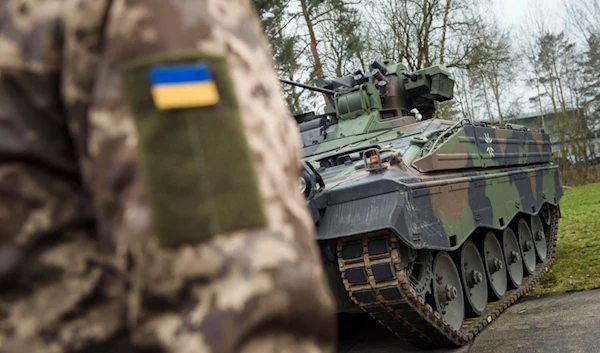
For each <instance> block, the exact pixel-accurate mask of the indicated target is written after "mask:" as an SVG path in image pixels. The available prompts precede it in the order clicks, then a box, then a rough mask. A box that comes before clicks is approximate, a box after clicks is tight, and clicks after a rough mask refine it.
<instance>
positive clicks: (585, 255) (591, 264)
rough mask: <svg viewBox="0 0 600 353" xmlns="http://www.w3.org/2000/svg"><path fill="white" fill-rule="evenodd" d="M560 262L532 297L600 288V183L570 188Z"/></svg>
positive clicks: (561, 227) (560, 233) (564, 210)
mask: <svg viewBox="0 0 600 353" xmlns="http://www.w3.org/2000/svg"><path fill="white" fill-rule="evenodd" d="M560 208H561V212H562V216H563V218H561V220H560V222H559V231H558V248H557V253H556V261H555V262H554V265H553V266H552V267H551V268H550V270H549V271H548V272H547V273H546V274H545V275H544V276H543V277H542V278H541V279H540V280H539V281H538V283H537V284H536V285H535V288H534V289H533V291H532V292H531V293H530V294H529V295H530V296H541V295H554V294H561V293H565V292H572V291H580V290H586V289H593V288H600V183H593V184H587V185H583V186H578V187H574V188H567V189H566V190H565V195H564V197H563V199H562V200H561V206H560Z"/></svg>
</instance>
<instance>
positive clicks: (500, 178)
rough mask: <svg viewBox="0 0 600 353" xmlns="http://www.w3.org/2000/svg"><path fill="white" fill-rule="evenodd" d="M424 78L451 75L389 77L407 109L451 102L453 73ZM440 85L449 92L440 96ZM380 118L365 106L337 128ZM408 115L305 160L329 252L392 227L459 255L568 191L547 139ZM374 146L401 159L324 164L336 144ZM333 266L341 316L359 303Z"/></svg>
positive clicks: (407, 238)
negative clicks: (339, 243) (481, 235)
mask: <svg viewBox="0 0 600 353" xmlns="http://www.w3.org/2000/svg"><path fill="white" fill-rule="evenodd" d="M387 67H388V68H390V67H391V65H389V64H388V65H387ZM395 68H396V69H398V68H399V67H398V66H397V67H395ZM422 72H429V73H434V74H435V73H438V72H445V71H444V69H443V68H436V67H433V68H428V69H424V70H421V71H418V72H416V74H417V80H416V81H412V80H411V79H409V78H404V79H402V80H399V79H398V78H399V76H400V75H401V73H402V72H401V70H399V71H398V72H394V73H393V74H390V75H388V78H390V79H391V82H395V84H397V85H398V86H399V87H397V92H400V93H399V94H400V95H401V96H403V97H402V99H404V101H406V102H407V104H406V105H404V106H403V107H404V108H406V109H408V108H410V107H411V105H413V104H414V103H413V102H412V101H413V100H414V99H416V98H418V97H421V98H423V97H430V99H434V98H435V97H442V98H441V99H445V98H447V97H448V93H450V96H451V93H452V89H451V87H450V88H448V89H443V87H444V85H446V84H448V82H449V81H445V80H446V79H447V77H444V76H442V77H443V80H441V81H440V80H438V81H437V82H433V81H427V80H425V79H423V76H419V75H420V73H422ZM436 85H437V86H436ZM440 87H442V91H441V92H440V91H437V92H436V90H438V89H439V88H440ZM446 88H447V87H446ZM339 95H340V96H343V93H339ZM422 106H424V105H422ZM383 108H390V107H389V106H385V105H384V106H383ZM375 113H377V114H380V113H381V112H377V111H370V112H365V111H364V110H358V111H357V112H356V114H357V115H358V116H353V118H352V119H350V120H346V119H344V118H343V117H341V118H340V119H339V121H338V124H339V126H340V129H342V126H343V125H344V124H348V126H351V124H353V123H352V121H358V120H361V119H364V120H366V121H367V120H368V121H376V118H373V116H372V115H373V114H375ZM346 114H349V113H346ZM402 119H403V118H402V117H396V118H392V119H389V120H388V121H389V122H390V123H391V125H392V126H395V127H394V128H388V129H387V131H381V132H379V133H377V134H374V133H372V132H370V131H372V130H371V129H364V130H361V129H362V128H363V125H361V126H360V128H355V129H353V130H348V131H353V132H355V133H356V134H354V135H351V136H345V137H340V135H339V134H338V135H336V136H335V138H331V139H329V140H327V139H326V140H325V141H324V142H322V143H320V144H317V145H316V146H313V147H312V148H313V150H312V151H313V152H314V153H313V154H312V155H310V156H309V157H307V158H305V160H306V161H309V162H311V163H313V166H314V167H315V168H316V170H317V171H318V172H319V173H320V175H321V176H322V177H323V179H324V182H325V188H324V190H321V191H320V192H318V193H316V194H315V195H314V196H312V197H311V199H310V200H308V201H309V206H310V207H311V208H312V209H313V210H314V211H313V217H314V221H315V225H316V229H317V234H316V238H317V240H318V241H319V243H320V245H321V248H322V252H323V253H324V254H328V251H329V253H331V252H332V250H331V246H332V245H331V244H332V242H335V240H336V239H340V238H346V237H350V236H356V235H361V234H368V233H372V232H377V231H381V230H391V231H392V233H394V234H395V235H396V236H397V237H399V238H400V239H401V240H402V242H404V243H405V244H407V245H409V246H410V247H412V248H414V249H432V250H447V251H452V250H455V249H457V248H459V247H460V246H461V244H462V243H464V241H466V240H467V239H469V237H471V236H473V235H476V234H478V233H477V232H476V231H477V230H478V229H496V230H502V229H505V228H506V227H508V226H509V224H510V222H511V220H513V219H514V218H515V217H516V216H517V215H518V214H529V215H532V214H536V213H538V212H539V211H540V209H541V207H542V206H543V205H544V204H545V203H548V204H552V205H558V203H559V201H560V199H561V197H562V195H563V190H562V186H561V184H560V182H559V178H558V167H557V166H556V165H554V164H553V163H552V153H551V145H550V136H549V135H548V134H546V133H542V132H539V131H525V130H520V129H511V128H510V126H507V127H500V126H488V125H487V124H472V123H471V122H469V121H459V122H456V121H445V120H441V119H426V120H422V121H416V120H414V119H413V120H412V121H411V122H409V123H408V124H402V123H400V121H401V120H402ZM373 144H377V145H379V146H380V147H381V150H380V153H382V156H384V154H385V153H386V152H393V153H394V154H395V157H394V158H395V159H394V158H392V157H390V156H388V157H385V158H390V159H385V160H384V161H383V162H384V164H385V168H384V169H382V170H380V171H376V172H368V171H366V170H365V169H364V168H362V167H361V165H362V157H361V154H360V153H361V152H359V151H358V152H352V153H350V154H349V155H348V156H346V157H344V158H347V159H348V160H347V162H346V163H342V164H340V165H337V166H319V165H317V163H316V161H318V160H320V159H321V158H324V157H326V156H328V155H330V154H331V153H332V151H333V146H336V147H337V150H336V151H335V153H338V154H339V153H343V151H344V150H345V149H346V150H347V151H348V150H350V148H352V149H356V148H359V147H361V146H368V145H373ZM340 147H345V148H340ZM386 156H387V155H386ZM382 158H383V157H382ZM315 215H316V216H315ZM325 260H326V266H328V267H329V266H331V268H328V269H327V272H328V273H329V278H330V286H331V287H332V289H333V291H334V292H335V294H336V296H337V297H338V298H337V299H338V310H339V311H351V310H352V307H347V306H345V305H344V303H346V301H345V299H347V298H346V297H347V294H346V293H345V292H343V291H341V292H340V291H339V286H340V283H339V281H340V278H339V277H338V278H337V282H335V281H334V282H332V281H331V278H335V275H336V274H337V275H338V276H339V269H338V268H336V267H337V263H336V262H335V257H334V256H332V255H325ZM340 296H341V297H340Z"/></svg>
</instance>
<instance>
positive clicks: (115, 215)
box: [0, 0, 335, 353]
mask: <svg viewBox="0 0 600 353" xmlns="http://www.w3.org/2000/svg"><path fill="white" fill-rule="evenodd" d="M272 67H273V66H272V62H271V59H270V53H269V51H268V49H267V42H266V40H265V38H264V37H263V34H262V28H261V27H260V24H259V22H258V21H257V18H256V15H255V13H254V12H253V9H252V8H251V5H250V2H249V1H248V0H237V1H235V0H202V1H192V0H3V1H2V2H0V156H1V159H0V351H1V352H10V353H20V352H23V353H30V352H36V353H41V352H135V351H152V352H213V353H216V352H234V351H235V352H288V351H289V352H292V351H293V352H330V351H332V350H333V346H334V336H335V329H334V321H333V320H334V315H333V311H334V307H333V306H334V302H333V300H332V298H331V296H330V293H329V291H328V289H327V286H326V283H325V281H324V280H323V274H322V272H321V262H320V258H319V256H318V252H317V251H316V246H315V244H314V243H313V229H312V224H311V220H310V216H309V214H308V211H307V210H306V208H305V203H304V200H303V198H302V196H301V194H300V193H299V192H298V191H297V183H298V179H299V175H300V173H299V172H300V161H299V152H298V151H299V139H298V136H297V131H296V130H295V129H296V127H295V125H294V123H293V119H289V118H288V114H289V113H288V111H287V110H286V107H285V105H284V103H283V101H282V99H281V97H280V90H279V86H278V82H277V78H276V76H275V73H274V70H273V69H272Z"/></svg>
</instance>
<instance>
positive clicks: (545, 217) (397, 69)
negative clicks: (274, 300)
mask: <svg viewBox="0 0 600 353" xmlns="http://www.w3.org/2000/svg"><path fill="white" fill-rule="evenodd" d="M282 81H283V82H285V83H288V84H293V85H296V86H300V87H304V88H307V89H311V90H315V91H318V92H321V93H322V94H323V95H325V96H326V97H327V101H328V104H327V106H326V107H325V109H324V112H323V113H322V114H315V113H314V112H310V113H306V114H299V115H296V116H295V118H296V121H297V123H298V127H299V130H300V134H301V136H302V143H303V145H302V155H303V159H304V162H303V163H304V174H303V177H302V180H301V191H302V192H303V193H304V195H305V196H306V200H307V203H308V207H309V208H310V210H311V213H312V217H313V219H314V223H315V227H316V237H317V239H316V240H317V242H318V243H319V246H320V248H321V252H322V257H323V261H324V265H325V270H326V273H327V276H328V280H329V284H330V288H331V290H332V292H333V293H334V295H335V297H336V299H337V304H338V312H339V313H361V312H366V313H368V314H370V316H372V317H373V318H374V319H375V320H377V321H379V322H380V323H381V324H382V325H383V326H385V327H386V328H387V329H389V330H391V331H392V332H393V333H395V334H396V335H397V336H399V337H401V338H404V339H405V340H406V341H408V342H409V343H411V344H413V345H415V346H418V347H422V348H439V347H448V346H450V347H452V346H461V345H464V344H466V343H467V342H469V341H470V340H472V339H473V337H474V336H475V335H477V334H478V332H480V331H481V330H482V329H483V328H484V327H485V326H486V325H488V324H490V323H491V322H492V321H493V320H494V319H495V318H496V317H498V316H499V315H501V313H502V312H503V311H504V310H505V309H506V308H507V307H509V306H510V305H511V304H512V303H514V302H515V301H516V300H517V299H518V298H519V297H522V296H523V295H525V294H527V293H528V291H530V290H531V288H532V286H533V284H534V283H535V282H536V281H537V280H538V279H539V278H540V276H541V275H542V274H543V273H544V272H545V271H547V270H548V268H549V267H550V266H551V265H552V264H553V262H554V259H555V249H556V237H557V231H558V219H559V217H560V209H559V202H560V199H561V197H562V195H563V189H562V186H561V183H560V180H559V173H558V167H557V166H556V165H555V164H554V163H553V161H552V149H551V143H550V136H549V135H548V134H547V133H546V132H544V131H543V130H540V131H532V130H530V129H528V128H526V127H524V126H518V125H514V124H513V125H511V124H507V125H504V126H497V125H494V126H492V125H488V124H486V123H484V122H473V121H470V120H466V119H461V120H458V121H451V120H443V119H438V118H437V117H436V116H435V102H436V101H437V102H443V101H446V100H450V99H452V98H453V90H454V81H453V80H452V78H451V75H450V73H449V72H448V70H447V69H446V68H444V67H443V66H432V67H427V68H424V69H421V70H418V71H416V72H409V70H407V68H406V67H405V66H403V65H402V64H398V63H392V62H388V61H385V62H382V63H380V62H374V63H373V64H372V65H370V67H369V72H368V73H362V72H361V71H357V72H355V73H354V74H353V75H350V76H346V77H339V78H333V79H324V78H319V79H317V80H316V81H315V85H314V86H311V85H303V84H299V83H295V82H290V81H286V80H282ZM413 112H415V114H413ZM416 112H418V114H416Z"/></svg>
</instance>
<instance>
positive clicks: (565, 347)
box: [338, 290, 600, 353]
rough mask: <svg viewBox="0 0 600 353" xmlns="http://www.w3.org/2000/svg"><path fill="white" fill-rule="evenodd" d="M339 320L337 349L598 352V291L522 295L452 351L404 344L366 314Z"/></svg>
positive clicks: (346, 352) (357, 352)
mask: <svg viewBox="0 0 600 353" xmlns="http://www.w3.org/2000/svg"><path fill="white" fill-rule="evenodd" d="M339 321H340V323H339V346H338V352H339V353H367V352H369V353H370V352H373V353H421V352H423V353H424V352H429V353H433V352H437V353H442V352H443V353H467V352H469V353H491V352H493V353H513V352H527V353H535V352H544V353H548V352H560V353H570V352H573V353H579V352H586V353H588V352H600V290H594V291H587V292H579V293H573V294H566V295H561V296H555V297H545V298H539V299H534V298H525V299H521V300H519V301H518V302H517V303H515V304H514V305H513V306H512V307H510V308H509V309H507V310H506V311H505V312H504V313H503V314H502V315H501V316H500V317H499V318H497V319H496V320H495V321H494V322H493V323H491V324H490V325H488V326H487V327H486V328H485V329H484V330H483V331H482V332H481V333H479V335H477V336H476V337H475V340H474V341H473V342H472V343H471V344H469V345H467V346H464V347H461V348H458V349H450V350H448V349H447V350H435V351H423V350H419V349H415V348H412V347H410V346H407V344H406V343H404V342H403V341H401V340H399V339H397V338H395V336H393V335H392V334H390V333H387V332H385V331H384V330H382V329H380V327H379V323H377V322H376V321H374V320H372V319H371V318H370V317H368V316H363V315H360V316H354V317H348V316H340V317H339Z"/></svg>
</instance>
